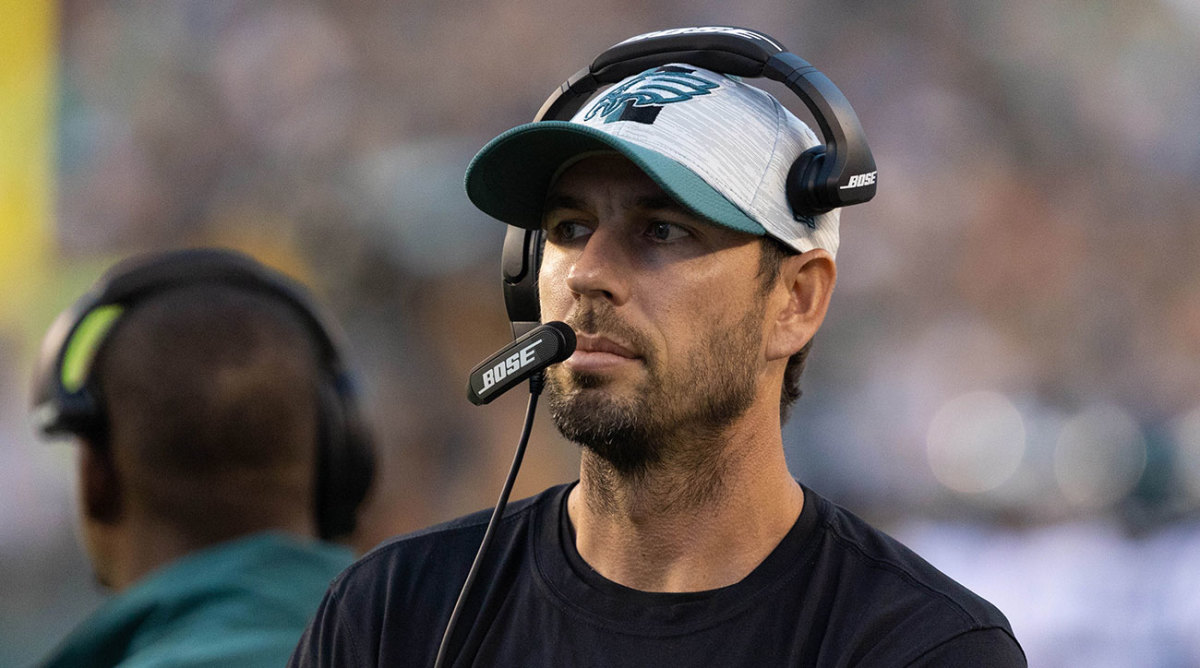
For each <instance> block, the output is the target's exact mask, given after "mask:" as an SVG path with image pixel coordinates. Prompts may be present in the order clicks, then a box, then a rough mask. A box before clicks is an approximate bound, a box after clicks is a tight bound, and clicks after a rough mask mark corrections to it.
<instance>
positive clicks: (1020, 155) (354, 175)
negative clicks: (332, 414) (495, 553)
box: [0, 0, 1200, 666]
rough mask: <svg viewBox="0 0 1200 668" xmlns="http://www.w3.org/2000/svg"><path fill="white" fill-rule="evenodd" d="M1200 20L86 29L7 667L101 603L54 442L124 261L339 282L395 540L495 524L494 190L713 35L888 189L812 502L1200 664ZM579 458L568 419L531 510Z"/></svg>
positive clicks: (510, 413) (1010, 5)
mask: <svg viewBox="0 0 1200 668" xmlns="http://www.w3.org/2000/svg"><path fill="white" fill-rule="evenodd" d="M1198 7H1200V6H1198V5H1196V4H1195V3H1193V2H1191V1H1190V0H1152V1H1146V2H1142V1H1139V0H1095V1H1091V0H1087V1H1085V0H1053V1H1051V2H1044V1H1042V0H1012V1H1010V2H1003V3H999V2H988V1H986V0H917V1H915V2H907V3H887V2H865V1H862V0H855V1H850V2H828V1H825V0H801V1H799V2H783V1H774V0H754V1H751V2H743V3H737V5H736V7H734V6H732V5H727V3H723V2H716V1H715V0H700V1H696V0H691V1H688V2H684V1H683V0H664V1H662V2H655V3H640V2H630V1H626V0H605V1H603V2H581V1H579V0H563V1H561V2H555V3H544V2H535V1H534V0H484V1H480V2H472V3H466V2H433V1H430V0H416V1H412V2H383V1H376V0H352V1H348V2H308V1H306V2H283V1H278V2H262V1H256V2H252V1H250V0H229V1H220V2H209V1H207V0H190V1H184V0H181V1H178V2H167V3H109V2H95V1H85V0H63V1H62V2H61V3H60V5H59V17H58V24H59V29H58V42H57V44H58V46H57V49H58V63H57V68H58V72H57V77H58V78H57V84H56V85H57V89H56V90H57V95H58V101H57V104H56V114H57V119H56V124H55V125H56V131H55V144H56V146H55V151H56V162H55V177H54V179H55V183H54V186H53V188H54V190H53V192H54V215H53V220H52V221H46V226H47V227H48V229H50V230H51V232H50V234H51V235H52V239H53V252H52V254H51V257H50V258H49V259H48V260H47V261H46V262H45V263H44V266H43V267H41V272H40V273H39V275H38V276H36V277H35V278H34V279H31V280H37V281H38V282H39V284H40V285H43V286H45V287H44V290H43V292H44V294H45V295H46V298H45V299H42V300H41V301H40V302H39V305H38V308H36V309H32V310H27V312H24V313H22V314H21V316H20V317H21V321H20V322H18V320H17V319H16V318H15V317H5V318H3V319H0V328H3V329H0V340H2V341H3V342H4V345H3V349H2V350H0V442H2V443H3V447H0V499H2V502H0V591H2V592H3V593H2V594H0V664H3V665H10V664H12V663H22V662H28V661H31V660H33V659H34V658H36V656H38V654H39V653H40V652H42V651H44V650H45V649H46V648H47V647H48V646H49V645H51V644H53V642H54V641H55V640H56V639H57V638H58V637H59V636H61V635H62V634H63V633H65V631H66V630H67V629H68V628H70V626H71V625H72V624H73V623H74V622H75V621H77V620H78V619H79V618H81V617H82V616H83V615H84V614H86V613H87V612H88V611H89V610H90V609H91V607H94V606H95V604H96V603H97V601H98V600H99V595H98V594H97V593H96V591H95V589H94V588H92V587H91V586H90V582H89V578H88V574H87V572H86V567H85V566H84V565H83V564H84V562H83V558H82V556H81V555H79V550H78V547H77V546H76V545H75V542H74V539H73V535H72V528H71V526H72V522H73V518H72V505H71V504H72V501H71V498H72V491H71V489H70V487H71V480H72V468H73V464H72V457H73V452H72V451H71V449H70V448H68V447H65V446H56V445H50V446H47V445H44V444H40V443H38V442H37V441H36V440H35V439H34V436H33V434H32V432H31V430H30V429H29V423H28V419H27V416H26V414H25V413H26V407H27V405H28V397H27V386H28V382H29V379H28V372H29V369H30V368H31V366H32V360H33V358H34V356H35V355H36V340H37V337H38V336H40V334H41V332H42V331H43V330H44V328H45V327H46V326H48V325H49V322H50V320H51V319H52V317H53V315H54V313H56V312H57V311H58V310H60V309H61V308H63V307H65V306H66V305H67V304H68V303H70V301H71V300H72V299H73V298H74V296H76V295H77V294H78V293H79V292H81V291H82V290H83V289H84V288H85V287H86V285H87V284H88V283H90V282H91V280H93V279H94V278H95V277H96V276H97V275H98V274H99V273H100V271H101V270H102V269H103V268H104V267H106V266H107V265H108V264H109V263H111V262H112V261H114V260H115V259H117V258H119V257H122V256H125V255H127V254H129V253H133V252H137V251H141V250H149V249H158V248H167V247H177V246H184V245H199V244H217V245H225V246H232V247H236V248H240V249H242V250H246V251H248V252H251V253H253V254H255V255H256V256H258V257H259V258H261V259H263V260H264V261H266V262H268V263H269V264H273V265H274V266H276V267H279V268H281V269H283V270H285V271H287V272H289V273H291V274H293V275H295V276H297V277H299V278H301V279H302V280H305V281H306V282H308V283H310V284H311V285H313V286H314V287H315V289H316V291H317V293H318V294H319V295H320V296H321V298H322V299H323V300H324V301H325V302H326V303H328V304H329V305H330V306H331V307H332V308H333V310H334V311H335V312H336V313H337V314H338V315H339V317H340V318H341V319H342V322H343V323H344V325H345V326H346V329H347V330H348V333H349V338H350V342H351V350H352V354H351V358H352V361H353V362H354V363H355V366H356V367H357V368H358V369H360V375H361V381H362V384H363V387H364V393H365V395H366V397H367V401H368V406H367V411H368V413H369V414H370V415H371V416H372V418H373V421H374V423H375V425H376V427H377V429H378V432H379V434H380V439H381V444H382V446H383V447H382V451H383V452H382V454H383V456H384V460H383V462H382V464H383V470H382V478H381V484H380V485H379V486H378V487H377V490H376V495H375V497H374V499H373V501H372V503H371V507H370V510H369V515H368V517H367V518H366V522H365V524H366V526H365V528H364V529H363V531H362V532H361V535H360V536H359V537H358V539H357V544H358V546H359V547H360V548H363V549H365V548H367V547H369V546H371V545H373V544H374V543H376V542H378V541H379V540H381V539H383V538H385V537H387V536H389V535H392V534H395V533H398V532H402V531H406V530H410V529H414V528H417V527H420V526H424V525H427V524H430V523H433V522H436V521H439V520H442V519H447V518H449V517H451V516H454V515H456V514H459V513H463V512H467V511H470V510H475V509H478V508H481V507H484V506H487V505H490V504H491V503H493V502H494V497H495V494H496V493H497V491H498V489H499V485H500V482H501V481H502V479H503V475H504V472H505V470H506V468H507V464H508V461H509V459H510V458H511V453H512V448H513V447H514V445H515V442H516V439H517V435H518V433H519V429H520V419H521V416H522V412H523V411H522V407H523V405H524V399H523V398H522V397H520V396H518V394H519V393H511V394H510V395H509V396H506V397H504V398H503V399H501V400H500V401H498V402H496V403H495V404H493V405H490V406H488V407H486V408H475V407H473V406H470V405H469V404H468V403H467V401H466V400H465V397H464V385H465V382H466V376H467V371H468V370H469V369H470V368H471V367H472V366H473V365H474V364H475V363H477V362H478V361H479V360H481V359H483V358H484V357H485V356H487V355H488V354H489V353H491V352H492V351H494V350H495V349H497V348H499V347H500V346H501V345H503V344H504V343H505V342H506V341H507V340H508V337H509V334H508V326H507V322H506V321H505V318H504V314H503V305H502V300H501V295H500V290H499V286H498V281H497V278H498V273H499V272H498V255H499V252H498V251H499V243H500V240H501V238H502V235H503V229H502V226H501V225H499V224H498V223H495V222H493V221H490V220H487V219H486V218H485V217H484V216H483V215H482V214H480V213H479V212H477V211H476V210H474V209H473V208H472V207H471V205H470V204H469V202H468V201H467V199H466V197H465V195H464V193H463V189H462V175H463V171H464V169H465V167H466V164H467V162H468V161H469V160H470V158H471V156H472V155H473V153H474V151H475V150H476V149H478V148H479V147H480V146H482V144H483V143H484V142H485V141H486V140H487V139H489V138H491V137H492V136H494V135H495V134H497V133H499V132H500V131H502V130H504V129H506V128H508V127H510V126H512V125H515V124H517V123H520V122H523V121H525V120H528V119H529V118H530V117H532V115H533V113H534V112H535V111H536V110H537V108H538V107H539V106H540V104H541V101H542V100H543V99H544V98H545V96H546V95H547V94H549V92H550V91H551V89H553V88H554V87H555V86H557V85H558V83H560V82H561V81H562V80H564V79H566V78H567V76H569V75H570V74H572V73H574V72H575V71H576V70H578V69H579V68H580V67H583V66H584V65H585V64H586V63H587V62H589V60H590V59H591V58H592V57H593V56H595V55H596V54H597V53H599V52H600V51H601V50H603V49H604V48H606V47H607V46H609V45H611V44H613V43H615V42H617V41H620V40H621V39H624V38H625V37H628V36H631V35H633V34H635V33H639V32H645V31H648V30H654V29H659V28H663V27H670V26H677V25H696V24H704V23H721V24H733V25H745V26H748V27H754V28H759V29H762V30H764V31H766V32H768V33H770V34H772V35H773V36H775V37H777V38H778V39H780V40H781V41H782V42H783V43H784V44H786V45H788V46H789V47H790V48H791V49H792V50H793V51H794V52H796V53H797V54H798V55H800V56H801V57H804V58H806V59H807V60H809V61H810V62H812V63H813V64H814V65H816V66H817V67H818V68H819V69H821V70H822V71H824V72H825V73H826V74H828V75H829V76H830V78H832V79H833V81H835V82H836V83H837V84H838V85H839V86H840V87H841V89H842V90H843V92H844V93H845V94H846V96H847V97H848V98H849V99H850V100H851V102H852V103H853V105H854V107H855V109H856V110H857V111H858V113H859V116H860V118H861V120H862V122H863V126H864V127H865V129H866V131H867V136H868V138H869V139H870V141H871V145H872V148H873V150H874V152H875V157H876V160H877V161H878V164H879V170H880V188H879V195H878V196H877V198H876V199H875V200H874V201H872V202H871V203H869V204H867V205H864V206H860V207H857V208H855V209H851V210H847V211H845V212H844V213H843V216H842V239H843V241H842V250H841V252H840V253H839V256H838V264H839V274H840V275H839V278H840V281H839V285H838V289H837V291H836V293H835V296H834V302H833V305H832V307H831V310H830V315H829V318H828V320H827V321H826V325H825V327H824V328H823V329H822V331H821V333H820V334H819V335H818V339H817V343H816V346H815V349H814V352H813V356H812V358H811V360H810V366H809V369H808V370H807V371H806V376H805V379H804V382H803V387H804V397H803V398H802V400H801V401H800V402H799V404H798V406H797V409H796V410H795V412H794V414H793V417H792V418H791V421H790V422H789V424H788V426H787V427H786V429H785V438H786V439H787V448H788V454H789V461H790V462H791V465H792V468H793V471H794V472H795V474H796V475H797V476H798V477H799V478H801V479H802V480H804V481H805V482H806V483H808V484H810V485H811V486H813V487H814V488H816V489H819V490H821V491H822V492H823V493H825V494H826V495H828V496H830V497H831V498H833V499H834V500H836V501H838V502H839V503H841V504H842V505H845V506H847V507H849V508H850V509H852V510H854V511H856V512H858V513H860V514H862V515H864V516H867V517H869V518H870V519H872V520H875V521H876V522H878V523H879V524H882V525H883V526H885V527H888V528H890V529H891V530H892V531H893V533H896V534H897V535H899V537H901V538H902V539H904V540H907V541H908V542H909V543H910V544H911V545H912V546H913V547H914V548H916V549H917V551H918V552H922V553H924V554H925V555H926V556H927V557H929V558H930V560H931V561H933V563H934V564H935V565H938V566H939V567H942V568H943V569H944V570H947V572H949V573H950V574H951V575H953V576H955V577H957V578H959V579H960V580H961V581H963V582H964V583H966V584H968V585H969V586H972V587H973V588H975V589H976V590H978V591H980V593H982V594H984V595H985V596H988V597H989V598H991V599H992V600H993V601H995V602H996V603H997V604H998V605H999V607H1000V608H1001V609H1002V610H1004V611H1005V612H1006V613H1007V614H1008V615H1009V618H1010V620H1011V621H1012V625H1013V628H1014V630H1015V631H1016V633H1017V636H1018V638H1020V639H1021V641H1022V643H1023V644H1024V645H1025V648H1026V650H1027V652H1028V653H1029V657H1030V660H1031V665H1088V666H1097V665H1162V666H1176V665H1197V664H1200V568H1197V567H1196V566H1195V564H1197V563H1200V261H1198V259H1200V224H1198V223H1200V197H1197V186H1200V66H1198V65H1197V63H1200V8H1198ZM767 87H768V88H769V89H771V90H773V92H776V93H777V94H780V95H781V100H784V101H785V103H788V101H789V100H790V98H788V97H787V96H786V95H782V94H781V93H780V91H781V90H782V89H774V88H771V87H770V86H767ZM791 108H792V109H793V111H796V112H797V113H800V114H801V115H802V117H803V113H802V112H803V108H802V105H800V104H799V103H798V102H797V103H796V104H794V105H792V106H791ZM4 224H5V223H4V222H2V221H0V227H2V226H3V225H4ZM0 243H2V242H0ZM576 466H577V455H576V452H575V450H574V446H571V445H570V444H567V443H565V442H563V441H562V440H561V439H560V438H559V437H558V436H557V434H556V433H555V432H554V429H553V427H552V426H551V425H550V424H549V422H548V421H547V420H545V419H544V417H543V418H542V419H540V420H539V425H538V428H537V430H536V431H535V435H534V438H533V441H532V443H531V448H530V453H529V455H528V457H527V461H526V465H525V468H524V469H523V471H522V474H521V478H520V481H519V483H518V488H517V490H516V492H515V494H517V495H521V494H528V493H532V492H533V491H535V490H539V489H541V488H542V487H544V486H545V485H548V484H550V483H552V482H556V481H561V480H565V479H569V478H571V477H573V476H574V475H575V474H576V471H575V468H576Z"/></svg>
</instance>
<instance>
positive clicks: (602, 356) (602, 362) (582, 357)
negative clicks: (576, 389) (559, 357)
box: [563, 334, 641, 372]
mask: <svg viewBox="0 0 1200 668" xmlns="http://www.w3.org/2000/svg"><path fill="white" fill-rule="evenodd" d="M640 359H641V356H640V355H638V354H637V353H636V352H634V351H633V350H632V349H631V348H629V347H628V346H626V345H625V344H623V343H620V342H618V341H614V340H613V339H610V338H608V337H607V336H603V335H597V334H576V345H575V352H574V354H572V355H571V356H570V357H569V358H567V361H566V362H563V365H564V366H566V367H567V368H568V369H570V370H571V371H580V372H597V371H604V370H607V369H611V368H614V367H617V366H621V365H623V364H628V363H631V362H635V361H638V360H640Z"/></svg>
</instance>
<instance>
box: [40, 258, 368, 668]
mask: <svg viewBox="0 0 1200 668" xmlns="http://www.w3.org/2000/svg"><path fill="white" fill-rule="evenodd" d="M339 345H340V334H338V332H337V330H336V329H334V327H333V323H332V322H331V321H330V320H329V319H328V318H327V317H326V316H324V315H323V314H322V313H321V311H320V310H319V309H318V307H317V305H316V304H315V303H313V301H312V300H311V298H310V297H309V295H308V294H307V292H306V291H305V289H304V288H303V287H301V286H300V285H299V284H298V283H295V282H293V281H291V280H290V279H288V278H286V277H285V276H283V275H282V274H279V273H277V272H275V271H273V270H271V269H268V268H267V267H265V266H264V265H262V264H260V263H258V262H256V261H255V260H253V259H251V258H250V257H249V256H246V255H243V254H240V253H236V252H233V251H226V250H219V249H191V250H181V251H169V252H165V253H159V254H153V255H148V256H139V257H135V258H131V259H128V260H126V261H124V262H122V263H119V264H118V265H116V266H115V267H113V268H112V269H111V270H110V271H109V272H108V273H106V274H105V275H104V276H103V277H102V278H101V279H100V280H99V281H98V282H97V283H96V285H95V286H94V288H93V290H92V291H91V292H89V293H88V294H86V295H84V296H83V297H82V298H81V299H80V300H79V301H78V302H76V303H75V304H74V305H73V306H72V307H70V308H68V309H67V310H66V311H64V312H63V313H62V314H61V315H60V316H59V318H58V320H57V321H56V322H55V323H54V325H53V326H52V328H51V330H50V331H49V333H48V334H47V336H46V338H45V340H44V343H43V350H42V358H41V360H40V362H39V368H38V370H37V376H36V378H35V404H36V418H37V420H38V421H39V424H40V428H41V430H42V431H43V432H44V433H46V434H70V435H72V436H74V437H75V440H76V441H77V442H78V445H79V453H78V470H77V485H78V490H79V519H80V525H81V534H82V541H83V543H84V546H85V548H86V551H87V554H88V557H89V559H90V562H91V565H92V567H93V570H94V574H95V577H96V579H97V580H98V581H99V582H100V583H101V584H102V585H103V586H105V587H106V588H109V589H111V590H112V591H114V592H117V594H118V595H117V596H116V597H115V598H113V599H112V600H111V601H109V602H108V603H107V604H105V605H104V606H103V607H102V608H101V609H100V610H98V611H97V612H95V613H94V614H93V615H92V616H91V617H90V618H89V619H87V620H85V621H84V622H83V623H82V624H81V625H79V626H78V627H77V628H76V629H75V630H74V631H73V632H72V633H71V634H70V635H69V636H68V637H67V638H66V639H65V640H64V641H63V642H62V643H61V644H60V646H59V647H58V648H57V649H56V650H55V651H54V652H53V653H52V655H51V656H49V657H48V658H47V659H46V660H45V662H44V665H46V666H63V667H66V666H71V667H78V666H114V665H121V666H150V665H155V666H157V665H164V666H166V665H170V666H279V665H282V664H283V663H284V662H285V661H286V660H287V657H288V656H289V654H290V653H291V650H292V648H293V647H294V646H295V644H296V639H297V638H298V637H299V635H300V632H301V631H302V630H303V628H304V625H305V623H306V622H307V620H308V619H309V617H310V616H311V615H312V613H313V611H314V610H315V608H316V606H317V603H318V602H319V600H320V596H321V594H322V592H323V591H324V590H325V588H326V586H327V585H328V583H329V580H330V579H331V578H332V577H333V576H334V575H335V574H336V573H338V572H339V571H340V570H342V569H343V568H344V567H345V566H346V565H348V564H349V563H351V561H352V560H353V553H352V552H351V551H350V550H349V549H347V548H346V547H344V546H341V545H337V544H334V543H333V542H329V541H332V540H335V539H341V538H345V537H347V536H348V535H349V534H350V533H351V532H352V531H353V530H354V528H355V523H356V516H357V512H358V507H359V505H360V504H361V502H362V500H363V498H364V496H365V495H366V493H367V491H368V489H369V486H370V483H371V480H372V477H373V453H372V447H371V443H370V439H369V434H368V432H367V430H366V426H365V424H364V423H363V421H362V419H361V417H360V416H359V415H358V414H357V408H356V406H355V403H354V396H353V391H352V388H351V387H350V385H349V377H348V373H347V369H345V368H344V367H343V364H342V360H341V356H340V352H339Z"/></svg>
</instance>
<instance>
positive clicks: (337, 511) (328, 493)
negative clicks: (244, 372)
mask: <svg viewBox="0 0 1200 668" xmlns="http://www.w3.org/2000/svg"><path fill="white" fill-rule="evenodd" d="M318 395H319V397H318V403H319V413H318V416H317V421H318V425H317V430H318V441H317V466H316V472H315V473H316V483H315V490H314V501H315V503H316V521H317V533H318V535H320V537H321V538H323V539H326V540H332V539H336V538H341V537H343V536H346V535H348V534H350V533H352V532H353V531H354V529H355V527H356V526H357V524H358V508H359V506H360V505H361V504H362V502H363V500H364V499H365V498H366V496H367V492H368V491H369V490H370V488H371V483H372V482H373V481H374V478H375V451H374V444H373V443H372V442H371V438H370V435H369V431H368V430H367V429H366V428H365V425H364V424H363V422H362V420H361V418H360V417H359V416H358V413H357V411H356V410H355V409H354V406H353V401H351V400H350V397H348V396H346V394H345V393H343V392H339V391H337V390H336V389H335V388H334V387H331V386H330V385H328V384H325V385H323V386H322V387H321V389H320V390H319V391H318Z"/></svg>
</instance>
